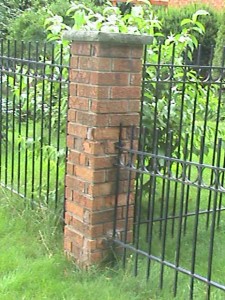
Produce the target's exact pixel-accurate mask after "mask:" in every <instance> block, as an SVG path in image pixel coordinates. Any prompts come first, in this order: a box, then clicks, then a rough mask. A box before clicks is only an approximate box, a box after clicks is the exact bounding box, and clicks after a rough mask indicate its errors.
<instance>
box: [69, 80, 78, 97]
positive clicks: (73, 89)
mask: <svg viewBox="0 0 225 300" xmlns="http://www.w3.org/2000/svg"><path fill="white" fill-rule="evenodd" d="M69 95H70V96H76V95H77V84H76V83H73V82H70V84H69Z"/></svg>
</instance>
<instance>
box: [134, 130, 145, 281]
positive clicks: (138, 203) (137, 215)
mask: <svg viewBox="0 0 225 300" xmlns="http://www.w3.org/2000/svg"><path fill="white" fill-rule="evenodd" d="M145 143H146V128H144V127H141V128H140V138H139V150H140V151H141V153H140V154H138V164H137V169H138V170H140V171H142V172H141V174H139V172H137V176H136V193H135V205H134V209H135V210H134V245H135V248H136V249H139V242H140V226H141V224H140V222H141V216H142V197H143V195H144V190H143V184H144V170H145V156H144V148H145ZM147 180H148V179H147ZM138 182H140V183H139V184H138ZM138 257H139V255H138V252H136V253H135V261H134V275H135V276H137V273H138Z"/></svg>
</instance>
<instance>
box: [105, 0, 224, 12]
mask: <svg viewBox="0 0 225 300" xmlns="http://www.w3.org/2000/svg"><path fill="white" fill-rule="evenodd" d="M126 1H127V0H111V2H112V3H113V5H116V3H117V2H126ZM131 2H132V3H135V4H138V5H140V2H138V0H131ZM149 2H150V3H151V4H152V5H158V6H167V7H170V6H175V7H179V6H185V5H188V4H195V3H197V4H207V5H209V6H212V7H214V8H216V9H219V10H220V9H224V8H225V1H224V0H202V1H200V0H149Z"/></svg>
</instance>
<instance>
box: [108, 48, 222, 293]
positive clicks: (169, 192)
mask: <svg viewBox="0 0 225 300" xmlns="http://www.w3.org/2000/svg"><path fill="white" fill-rule="evenodd" d="M164 50H165V49H164V48H163V46H162V45H160V46H159V47H158V48H157V49H156V48H155V49H154V48H152V46H150V48H148V47H147V48H146V52H145V54H146V55H145V63H144V78H143V97H142V101H143V111H142V121H141V125H142V126H143V125H144V127H141V129H140V133H139V147H138V150H137V149H135V148H134V147H133V146H132V145H133V144H135V135H136V134H134V130H136V129H134V128H131V129H129V130H131V134H129V135H128V136H130V147H124V146H123V140H122V138H120V140H119V146H118V149H119V157H118V178H121V177H120V175H119V174H120V172H128V176H127V177H126V180H125V181H124V183H123V181H122V182H121V181H118V191H119V190H120V186H119V185H120V184H122V185H123V184H124V185H125V184H126V186H130V187H131V189H130V190H129V192H128V193H127V201H126V204H123V207H122V209H123V210H125V211H126V212H127V213H126V214H125V220H124V221H125V230H124V232H123V234H121V235H117V232H119V231H120V230H121V228H119V227H118V226H117V223H118V224H119V223H120V222H118V220H117V215H116V213H115V226H114V240H115V242H116V244H119V245H120V246H122V248H123V250H124V251H123V264H124V266H126V265H128V264H130V265H131V266H132V267H133V270H134V274H135V275H140V274H142V275H143V273H145V274H146V277H147V278H148V279H149V280H150V282H151V284H153V285H155V284H157V286H158V287H160V289H161V291H162V292H161V293H162V295H165V291H166V295H167V297H168V298H170V297H172V296H177V298H178V299H186V298H188V297H189V298H190V299H201V297H202V294H204V295H205V296H204V297H205V298H206V299H220V298H221V299H223V297H225V280H224V274H225V263H224V258H223V255H221V250H222V249H224V248H225V235H224V232H225V231H224V230H225V223H224V216H225V203H224V197H225V196H224V194H225V149H224V141H225V139H224V137H225V131H224V128H225V123H224V122H225V118H224V116H225V97H224V88H225V79H224V71H225V66H224V60H225V53H224V55H223V58H222V61H221V65H220V66H214V65H213V55H211V61H210V65H209V66H204V65H202V64H201V48H200V49H199V50H198V54H197V55H196V57H197V58H198V59H197V60H198V61H197V62H195V64H193V63H190V61H189V58H190V57H189V56H188V55H187V53H188V51H187V53H183V54H182V57H181V58H179V57H177V56H176V51H177V50H176V48H175V47H174V46H173V47H171V51H170V54H171V56H166V52H165V51H164ZM212 53H213V52H212ZM167 54H168V53H167ZM123 130H124V129H123ZM132 132H133V134H132ZM127 144H128V143H126V145H127ZM133 178H136V181H135V187H132V184H133ZM127 181H129V182H127ZM134 190H135V192H134ZM133 197H135V204H134V215H133V224H134V225H133V241H132V242H131V243H128V242H127V241H128V239H127V235H128V234H129V233H128V232H127V230H126V228H129V226H128V223H129V222H131V220H130V212H131V211H132V198H133ZM118 209H120V205H119V204H118V203H117V202H116V207H115V212H116V211H117V210H118ZM126 224H127V225H126ZM153 278H154V279H153ZM158 295H159V296H160V295H161V294H160V292H159V294H158ZM163 299H164V298H163Z"/></svg>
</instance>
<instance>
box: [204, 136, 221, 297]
mask: <svg viewBox="0 0 225 300" xmlns="http://www.w3.org/2000/svg"><path fill="white" fill-rule="evenodd" d="M221 148H222V139H221V138H220V139H219V140H218V148H217V162H216V166H217V167H219V166H220V159H221ZM214 172H215V179H214V180H215V191H214V198H213V211H212V222H211V228H210V241H209V256H208V272H207V279H208V282H209V283H210V281H211V277H212V267H213V250H214V237H215V230H216V215H217V199H218V187H219V170H214ZM210 291H211V285H210V284H208V285H207V300H208V299H210Z"/></svg>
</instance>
